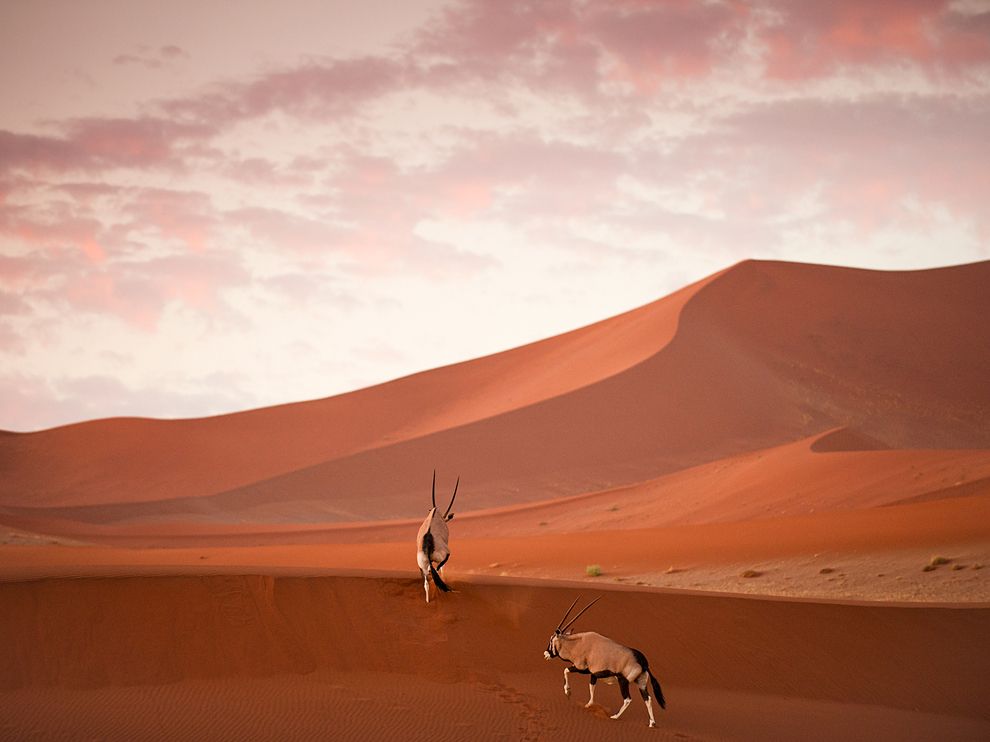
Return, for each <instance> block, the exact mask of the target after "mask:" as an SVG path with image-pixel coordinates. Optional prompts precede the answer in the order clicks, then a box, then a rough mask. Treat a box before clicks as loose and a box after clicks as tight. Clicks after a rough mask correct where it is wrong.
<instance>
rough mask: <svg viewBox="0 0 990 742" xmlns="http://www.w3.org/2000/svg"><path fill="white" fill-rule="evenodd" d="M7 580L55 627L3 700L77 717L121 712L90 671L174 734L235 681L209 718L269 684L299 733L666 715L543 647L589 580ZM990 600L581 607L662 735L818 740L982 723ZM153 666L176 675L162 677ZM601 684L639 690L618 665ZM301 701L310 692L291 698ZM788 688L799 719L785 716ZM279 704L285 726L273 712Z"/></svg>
mask: <svg viewBox="0 0 990 742" xmlns="http://www.w3.org/2000/svg"><path fill="white" fill-rule="evenodd" d="M0 594H2V599H3V601H4V605H5V606H7V609H6V610H5V611H4V612H3V614H2V616H0V621H2V624H3V625H2V628H3V631H4V635H5V636H7V637H18V638H27V637H29V636H37V637H39V638H43V639H44V641H41V642H37V643H34V642H32V643H27V642H10V641H8V642H4V643H3V645H2V648H0V652H2V653H3V655H2V660H3V661H2V662H0V666H2V667H3V668H5V670H4V673H3V675H2V677H0V680H2V683H3V687H4V689H5V690H4V691H2V692H0V699H5V700H12V699H22V698H28V699H37V698H39V697H40V698H45V699H48V700H52V699H66V698H68V699H70V700H71V701H73V702H72V703H70V704H69V707H70V708H74V709H75V711H74V713H75V714H76V715H77V717H82V718H81V719H79V721H77V724H78V723H83V724H88V728H90V729H93V728H99V724H98V723H94V722H95V721H96V720H95V719H93V718H92V717H91V718H89V719H88V720H87V719H86V718H85V716H84V715H83V714H82V713H81V709H79V708H78V707H79V706H80V702H79V700H78V697H79V696H80V695H82V693H84V692H85V693H88V694H89V696H90V698H93V699H103V701H104V703H106V702H107V701H110V703H109V704H108V706H109V708H110V709H113V708H119V709H121V711H123V709H124V708H126V710H127V713H126V714H123V713H121V714H119V716H120V717H121V718H122V719H126V721H124V725H125V728H126V727H127V725H129V726H130V729H132V730H139V729H147V730H150V731H152V732H154V736H155V737H158V738H164V737H167V736H169V733H170V732H173V731H179V730H183V729H186V730H188V729H190V728H196V725H197V724H198V725H200V726H199V728H200V729H202V728H204V725H205V722H204V720H203V719H202V718H199V717H198V714H197V713H196V712H197V711H198V710H201V709H202V708H203V706H204V699H203V697H204V696H207V697H209V696H213V695H214V689H217V690H218V691H219V698H215V699H214V700H213V701H210V702H208V703H207V704H206V708H211V707H212V708H223V703H224V702H226V703H227V704H230V706H228V707H227V708H226V709H225V710H226V711H227V712H228V713H227V714H212V715H210V716H209V717H208V718H209V719H210V721H209V725H212V726H206V728H207V729H214V730H223V731H225V732H226V734H227V735H231V736H235V735H234V733H235V731H236V727H235V720H237V719H239V718H240V716H241V714H242V713H244V712H245V711H247V712H248V713H249V715H250V711H249V710H250V708H251V707H253V706H256V705H257V706H259V707H261V708H266V709H268V711H269V716H271V715H273V716H274V717H275V718H277V719H279V721H280V722H281V723H282V724H283V726H282V729H281V733H282V734H283V735H285V736H284V738H304V737H306V736H308V735H309V734H312V733H313V730H314V729H323V730H327V729H336V730H338V732H340V731H343V732H345V734H344V736H345V737H346V736H348V734H349V735H350V736H353V737H361V736H363V737H365V738H367V737H369V736H371V737H378V736H385V735H397V736H400V737H403V738H405V737H406V736H407V735H406V732H407V731H408V730H424V731H425V730H429V732H430V734H432V735H434V738H435V737H436V736H439V737H441V738H445V737H450V738H455V737H457V738H463V736H464V735H466V734H474V735H481V736H484V737H489V736H497V735H496V733H500V734H501V736H504V737H506V738H509V739H544V738H545V739H549V738H553V737H555V736H557V735H560V734H565V733H566V734H569V735H576V736H578V737H585V738H587V737H590V736H593V737H595V738H601V739H610V738H612V737H618V736H619V735H622V737H623V738H628V737H629V736H630V735H632V736H642V735H647V734H650V733H651V732H650V730H648V729H647V728H646V723H645V721H646V712H645V709H644V708H643V707H642V704H641V703H637V704H634V706H633V707H631V708H630V710H629V711H628V712H627V714H626V716H625V717H623V719H622V720H620V721H618V722H613V721H611V720H609V719H607V718H602V717H603V716H604V715H605V714H604V709H602V710H601V713H593V712H589V711H585V710H583V709H582V708H581V707H580V705H579V704H580V703H583V702H584V699H585V697H586V696H585V694H586V693H587V690H586V689H587V684H586V683H580V684H579V683H575V686H576V688H575V697H573V698H572V699H570V700H568V699H566V698H565V697H564V696H563V694H562V693H561V667H562V665H561V664H560V663H559V662H556V663H547V662H544V660H543V657H542V649H543V647H544V645H545V642H546V640H547V637H548V635H549V634H550V633H551V631H552V629H553V627H554V626H555V625H556V622H557V620H558V618H559V617H560V614H561V613H562V611H563V608H564V607H566V605H567V604H568V603H569V602H570V600H571V599H572V598H573V597H575V596H576V595H577V593H576V592H575V590H574V589H571V588H558V587H555V586H553V585H552V584H541V585H539V586H532V585H512V584H500V583H492V582H488V581H482V582H472V583H466V584H463V585H462V586H461V589H460V591H459V592H458V593H455V594H451V595H449V596H446V597H447V598H448V599H446V600H444V601H442V602H438V603H434V604H431V605H429V606H427V605H425V604H424V603H423V602H422V600H421V596H420V590H419V586H418V585H417V584H416V582H415V581H414V580H410V579H406V578H378V579H360V578H277V579H276V578H270V577H267V578H266V577H251V576H239V577H223V576H215V577H170V578H137V579H115V580H69V581H64V580H55V581H47V582H44V583H41V584H40V585H31V586H27V585H23V584H6V585H0ZM597 594H602V593H601V592H600V591H599V592H598V593H597ZM585 595H586V596H587V595H588V593H587V592H586V593H585ZM39 596H40V597H42V598H43V600H40V601H39V600H38V598H39ZM988 621H990V611H988V610H987V609H980V610H974V609H970V610H966V611H959V610H952V609H946V608H902V607H887V608H876V607H865V606H854V605H841V604H820V603H803V602H785V601H780V600H753V599H743V598H731V597H706V596H692V595H684V594H676V593H668V594H664V593H655V592H637V591H633V590H629V589H624V590H621V591H611V590H610V591H606V592H604V600H602V601H601V602H600V603H599V604H598V605H597V606H596V607H595V608H594V613H589V614H588V615H587V617H586V618H583V619H582V620H581V624H582V626H585V627H587V628H592V627H594V628H597V629H598V630H600V631H603V632H606V633H608V634H611V635H613V636H616V637H618V638H621V639H622V640H623V641H625V642H627V643H628V644H630V645H632V646H636V647H639V648H641V649H642V650H643V651H644V652H645V653H646V654H647V656H648V658H649V659H650V661H651V665H652V666H653V667H655V669H656V672H657V673H658V676H659V677H660V678H661V681H662V683H663V685H664V688H665V694H666V696H667V698H668V702H669V706H668V711H666V712H661V713H660V732H659V736H660V738H664V736H663V735H668V736H669V738H676V737H679V738H682V739H683V738H689V739H691V738H702V739H711V738H713V737H714V738H724V737H726V736H730V737H732V738H758V737H757V736H755V735H747V734H746V733H745V730H746V726H747V724H749V725H751V726H757V727H759V728H760V729H761V730H762V733H763V735H764V738H765V735H766V734H768V733H769V734H771V735H773V733H774V728H775V724H783V725H788V724H790V725H795V722H797V724H796V726H798V727H799V728H801V729H803V731H804V732H805V733H806V734H807V735H808V736H809V738H816V739H828V738H834V735H835V734H837V733H838V732H839V730H848V729H850V727H851V728H852V730H851V731H852V735H851V737H850V738H851V739H867V738H868V737H869V736H870V735H871V734H875V733H876V730H877V727H876V726H873V725H877V724H882V725H883V728H886V729H887V730H888V731H892V732H894V733H895V736H896V738H899V739H900V738H904V739H908V738H915V739H922V738H924V737H923V736H922V735H924V734H928V735H934V737H937V738H943V739H944V738H956V739H965V738H967V737H968V738H973V737H972V735H974V734H977V735H978V734H983V733H985V732H986V731H987V729H988V726H990V722H988V719H990V714H988V707H987V704H986V701H985V698H984V693H983V682H982V681H983V679H984V678H985V677H986V674H987V672H988V671H990V665H988V660H987V657H986V655H985V654H984V655H982V656H978V657H974V656H973V654H972V647H973V646H974V644H975V643H978V642H981V641H982V640H983V637H984V636H985V630H986V627H987V623H988ZM892 656H896V657H897V662H896V663H894V662H891V661H890V658H891V657H892ZM73 658H76V659H75V660H74V661H67V660H72V659H73ZM148 660H152V661H148ZM853 668H855V669H853ZM266 678H269V679H270V680H268V681H267V682H266V681H265V679H266ZM946 678H953V682H952V683H951V684H946V683H944V682H942V681H943V680H944V679H946ZM228 681H229V682H228ZM134 686H139V687H141V686H143V687H144V688H146V689H147V688H149V687H155V688H161V689H162V690H161V692H160V693H156V694H151V693H148V691H147V690H145V691H144V692H143V694H142V693H140V692H136V691H133V690H130V688H132V687H134ZM71 689H76V690H75V691H73V690H71ZM425 690H429V693H424V691H425ZM32 691H33V692H32ZM197 691H198V692H197ZM727 691H728V692H729V693H730V695H725V693H726V692H727ZM73 693H75V694H76V695H75V696H73ZM232 693H233V694H238V695H239V696H240V698H239V700H238V702H237V705H236V706H235V705H233V704H232V699H231V697H230V696H231V694H232ZM271 693H274V694H275V696H274V699H273V698H272V696H270V695H269V694H271ZM706 694H709V697H711V694H714V695H715V696H718V697H719V698H720V700H721V703H720V708H719V709H717V710H716V713H705V714H702V713H699V712H700V711H702V710H708V711H711V710H715V709H713V708H712V707H711V705H710V704H711V701H708V705H709V706H708V709H706V708H705V707H706V702H705V700H704V699H705V697H706ZM731 694H736V695H731ZM428 696H432V698H433V699H434V700H433V701H426V699H427V697H428ZM598 696H599V699H600V701H601V703H602V704H603V705H604V706H605V707H606V708H607V709H609V710H614V709H615V708H617V706H618V692H617V691H616V689H615V687H614V686H611V687H610V686H608V685H603V686H602V688H601V690H600V692H599V694H598ZM170 697H173V698H175V697H177V698H178V699H179V700H180V703H179V704H178V705H176V706H174V707H170V708H169V711H168V713H167V714H164V715H163V714H162V709H163V707H162V705H161V703H162V701H161V699H162V698H165V699H168V698H170ZM438 698H442V699H444V702H442V703H438V702H437V699H438ZM220 699H222V700H220ZM276 699H278V700H276ZM124 700H126V702H127V703H126V706H125V704H124V703H123V701H124ZM423 701H426V702H425V703H423ZM35 702H37V701H36V700H35ZM293 704H295V705H297V706H299V707H301V708H300V712H299V713H298V714H296V713H292V714H289V713H286V708H287V707H288V708H292V707H293ZM877 707H879V708H885V709H888V711H887V712H886V713H885V714H881V713H879V708H877ZM772 708H777V709H779V710H780V711H781V718H780V719H779V720H775V719H772V718H771V719H768V718H767V716H766V714H767V709H772ZM812 709H813V710H814V711H817V712H818V713H817V714H814V713H809V711H810V710H812ZM231 711H233V712H235V714H233V715H231V714H230V713H229V712H231ZM592 711H597V709H594V710H592ZM8 712H9V713H6V714H5V718H4V723H5V724H6V725H7V729H8V730H13V731H15V732H16V731H19V730H21V729H24V728H25V726H24V725H26V724H27V723H28V722H29V721H30V720H32V718H33V720H34V721H35V723H36V722H37V719H36V717H32V716H31V715H30V713H31V707H30V704H28V705H27V706H22V705H20V704H19V705H18V706H16V707H15V706H8ZM111 716H114V717H116V716H117V715H115V714H111ZM104 718H106V717H104ZM809 718H814V723H813V724H811V725H810V726H809V724H808V720H809ZM348 719H349V720H350V721H347V720H348ZM801 720H803V723H802V721H801ZM261 721H262V724H263V725H262V726H261V727H260V728H261V729H266V728H267V729H269V730H270V728H271V727H270V726H269V725H270V724H271V723H272V719H271V718H268V719H267V721H265V720H261ZM727 722H728V723H727ZM851 722H855V723H851ZM49 726H50V725H49ZM232 727H234V728H232ZM77 728H78V727H77ZM348 730H349V731H348ZM740 730H742V733H740ZM241 733H242V734H243V733H244V730H243V729H242V730H241ZM652 734H653V735H654V736H650V737H649V738H651V739H655V738H657V736H658V735H657V733H656V732H653V733H652ZM270 735H272V732H271V731H269V733H268V735H265V736H266V737H267V738H271V737H270ZM100 736H103V735H100ZM211 736H213V735H212V734H211ZM411 738H417V737H415V736H414V734H413V736H411ZM424 738H425V735H424ZM930 738H932V737H930Z"/></svg>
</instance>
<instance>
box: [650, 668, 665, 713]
mask: <svg viewBox="0 0 990 742" xmlns="http://www.w3.org/2000/svg"><path fill="white" fill-rule="evenodd" d="M647 672H650V671H649V670H647ZM650 683H651V684H652V685H653V697H654V698H656V699H657V703H659V704H660V708H662V709H665V708H667V700H666V699H665V698H664V697H663V691H662V690H660V681H659V680H657V679H656V678H655V677H654V675H653V673H652V672H650Z"/></svg>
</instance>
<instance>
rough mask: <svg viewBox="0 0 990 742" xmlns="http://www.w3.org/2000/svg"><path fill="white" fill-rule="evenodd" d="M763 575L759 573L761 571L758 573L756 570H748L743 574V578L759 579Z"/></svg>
mask: <svg viewBox="0 0 990 742" xmlns="http://www.w3.org/2000/svg"><path fill="white" fill-rule="evenodd" d="M762 574H763V573H762V572H759V571H757V570H755V569H747V570H746V571H745V572H743V573H742V576H743V577H759V576H760V575H762Z"/></svg>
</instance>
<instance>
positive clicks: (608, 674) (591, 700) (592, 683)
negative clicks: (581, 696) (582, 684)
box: [584, 672, 614, 708]
mask: <svg viewBox="0 0 990 742" xmlns="http://www.w3.org/2000/svg"><path fill="white" fill-rule="evenodd" d="M590 674H591V678H589V680H588V682H589V683H590V686H589V688H590V690H591V698H589V699H588V702H587V703H586V704H584V707H585V708H588V707H589V706H590V705H592V704H593V703H594V702H595V683H597V682H598V678H610V677H612V675H613V674H614V673H611V672H593V673H590Z"/></svg>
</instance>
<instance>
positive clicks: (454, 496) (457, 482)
mask: <svg viewBox="0 0 990 742" xmlns="http://www.w3.org/2000/svg"><path fill="white" fill-rule="evenodd" d="M460 483H461V478H460V477H458V478H457V481H456V482H454V494H453V495H452V496H451V498H450V505H448V506H447V512H446V513H444V514H443V517H444V518H446V517H447V516H448V515H450V509H451V508H452V507H454V498H456V497H457V485H459V484H460Z"/></svg>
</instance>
